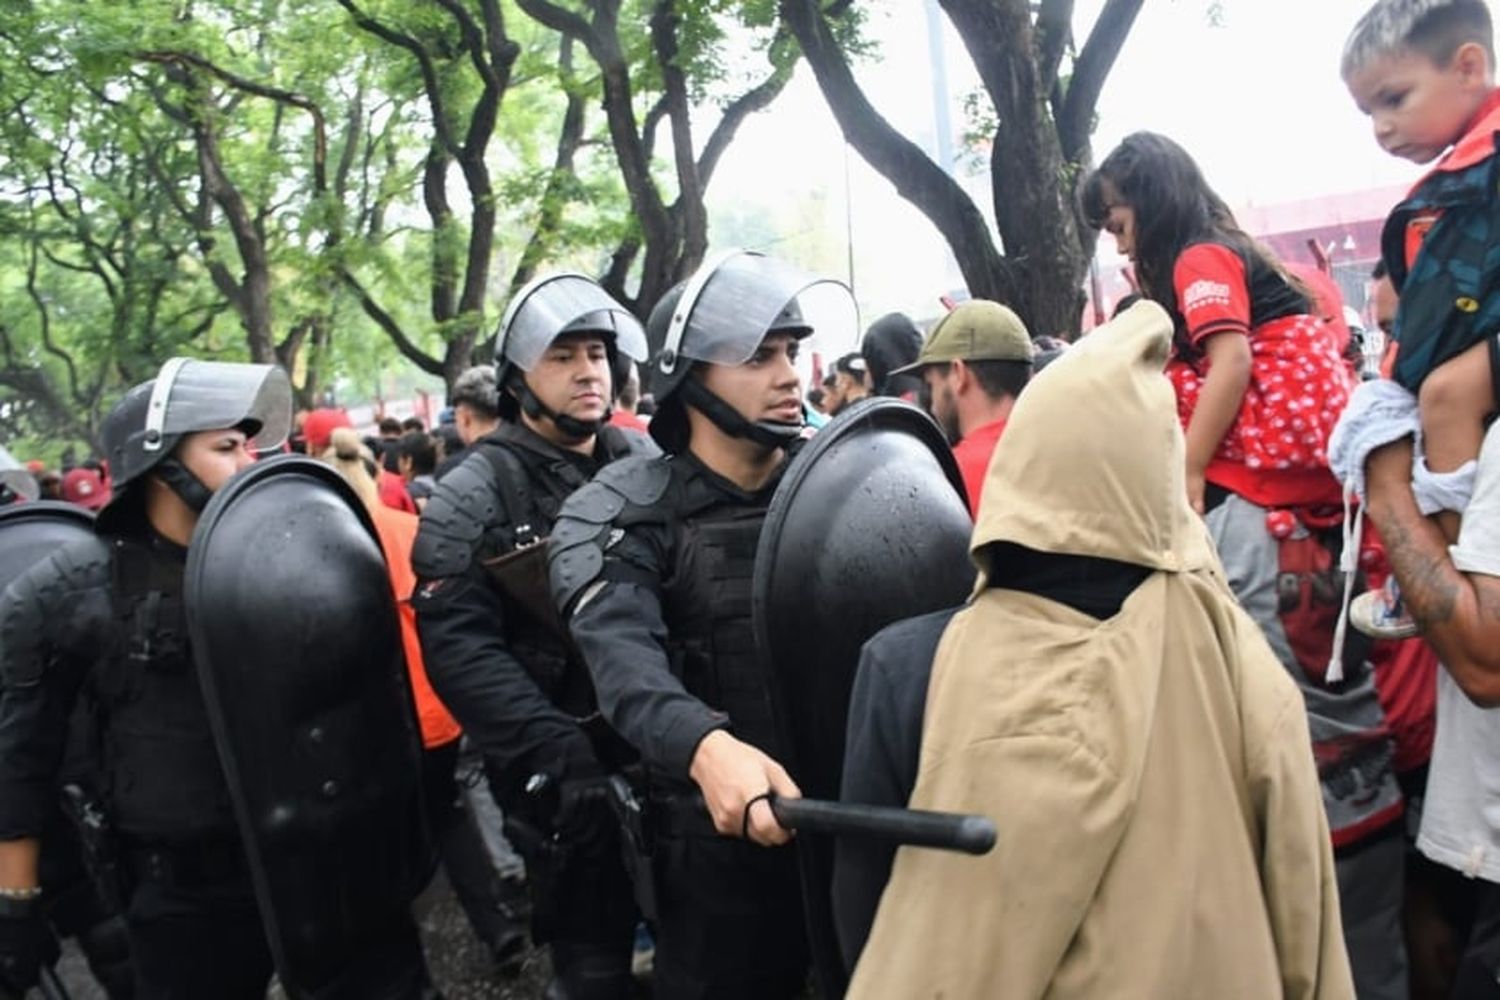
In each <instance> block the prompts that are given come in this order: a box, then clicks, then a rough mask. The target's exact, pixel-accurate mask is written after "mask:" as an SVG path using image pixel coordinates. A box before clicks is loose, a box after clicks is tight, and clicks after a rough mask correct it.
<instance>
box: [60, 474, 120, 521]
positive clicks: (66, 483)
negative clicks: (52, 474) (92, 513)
mask: <svg viewBox="0 0 1500 1000" xmlns="http://www.w3.org/2000/svg"><path fill="white" fill-rule="evenodd" d="M62 496H63V499H64V500H66V501H68V503H76V504H77V505H78V506H80V507H87V508H88V509H89V510H98V509H99V508H100V507H103V506H104V505H105V504H107V503H109V487H108V486H105V485H104V477H103V476H102V475H100V474H99V473H98V472H97V471H95V470H93V469H85V468H83V467H82V466H80V467H78V468H76V469H72V470H70V471H69V472H68V474H67V475H66V476H63V481H62Z"/></svg>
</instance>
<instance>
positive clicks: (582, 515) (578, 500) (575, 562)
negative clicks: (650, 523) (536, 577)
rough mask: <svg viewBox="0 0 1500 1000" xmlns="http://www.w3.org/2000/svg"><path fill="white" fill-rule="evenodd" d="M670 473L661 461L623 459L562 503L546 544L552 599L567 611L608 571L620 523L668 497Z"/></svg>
mask: <svg viewBox="0 0 1500 1000" xmlns="http://www.w3.org/2000/svg"><path fill="white" fill-rule="evenodd" d="M671 481H672V473H671V469H670V468H669V467H668V465H667V462H666V460H665V459H663V458H647V457H644V456H635V457H631V458H622V459H620V460H619V461H618V462H612V463H610V464H609V465H606V466H605V467H604V468H602V469H600V470H599V472H598V474H596V475H595V476H594V478H593V480H591V481H590V482H589V483H588V484H587V485H585V486H583V487H581V488H580V489H578V490H577V491H576V492H575V493H574V494H573V495H572V496H570V497H568V499H567V500H566V501H565V502H564V503H563V506H562V510H561V511H560V512H559V513H558V516H557V523H556V524H554V525H553V526H552V536H551V538H550V539H549V540H548V544H547V572H548V579H549V581H550V582H551V585H552V597H553V600H554V601H555V602H556V604H557V606H558V607H559V608H563V609H565V610H566V609H568V608H571V607H572V605H573V601H574V600H575V599H576V598H577V597H578V595H579V594H581V593H582V592H583V591H584V590H585V589H586V588H587V587H588V585H589V584H590V583H592V582H593V581H594V580H596V579H597V578H598V576H599V573H600V571H601V570H602V569H603V568H604V552H605V550H606V549H607V548H608V547H609V544H610V540H611V535H616V536H617V533H618V532H620V531H621V530H622V529H621V528H620V527H618V525H620V524H622V523H627V522H634V521H637V520H640V519H641V518H639V517H638V516H636V517H632V516H631V515H632V514H635V515H639V514H640V513H642V512H643V511H645V510H649V509H650V508H651V507H652V506H653V505H656V504H657V503H658V501H660V500H661V498H662V497H663V496H664V495H665V494H666V492H667V487H668V486H669V485H670V484H671Z"/></svg>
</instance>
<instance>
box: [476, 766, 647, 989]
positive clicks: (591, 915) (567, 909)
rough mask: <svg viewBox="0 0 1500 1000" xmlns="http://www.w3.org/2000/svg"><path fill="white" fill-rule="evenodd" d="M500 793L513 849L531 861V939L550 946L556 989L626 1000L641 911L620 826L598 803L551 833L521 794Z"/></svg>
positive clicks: (528, 872) (601, 801)
mask: <svg viewBox="0 0 1500 1000" xmlns="http://www.w3.org/2000/svg"><path fill="white" fill-rule="evenodd" d="M490 781H491V783H490V787H491V789H495V788H501V789H503V791H502V792H501V798H500V808H501V809H502V810H503V811H504V813H505V830H506V835H507V837H509V839H510V842H511V843H512V844H513V845H514V846H515V848H516V850H517V851H518V852H519V853H520V855H521V857H522V858H524V859H525V861H526V880H527V887H528V888H529V890H530V892H531V917H532V938H533V939H534V940H535V941H537V942H538V943H546V944H547V945H548V947H549V950H550V951H551V955H552V968H553V973H554V977H555V978H556V980H557V982H558V985H559V986H560V987H561V988H562V990H563V991H564V995H565V996H567V997H568V998H569V1000H623V998H625V997H628V996H630V995H631V989H632V980H631V975H630V955H631V949H632V946H633V944H634V941H635V927H636V923H637V922H638V921H639V911H638V908H637V907H636V903H635V893H634V890H633V889H632V887H631V884H630V877H629V876H628V875H627V874H626V872H625V861H624V854H623V853H622V850H621V843H620V836H621V834H620V826H619V821H618V820H617V819H616V818H615V815H614V812H613V811H612V810H611V808H610V807H609V804H608V802H607V801H606V800H604V799H602V798H600V799H598V800H597V801H594V802H592V803H590V804H589V805H588V806H586V807H584V808H583V809H582V810H581V811H580V813H579V814H578V815H576V816H574V817H573V819H572V821H571V824H570V828H569V830H567V831H566V832H565V833H563V834H561V835H558V834H554V833H553V831H552V824H553V820H554V817H552V816H549V815H541V814H539V813H538V811H537V803H535V802H533V801H531V800H530V799H529V798H528V796H527V795H526V794H525V793H524V792H523V791H521V790H519V789H515V788H506V787H505V786H504V785H503V784H501V783H500V782H498V781H497V780H496V778H495V776H494V774H493V772H492V775H491V779H490Z"/></svg>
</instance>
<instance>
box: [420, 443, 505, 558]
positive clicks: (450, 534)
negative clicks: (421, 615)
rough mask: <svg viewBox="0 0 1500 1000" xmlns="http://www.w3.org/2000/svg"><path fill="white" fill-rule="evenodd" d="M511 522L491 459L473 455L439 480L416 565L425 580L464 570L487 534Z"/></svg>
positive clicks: (423, 526) (424, 522) (430, 499)
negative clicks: (497, 484)
mask: <svg viewBox="0 0 1500 1000" xmlns="http://www.w3.org/2000/svg"><path fill="white" fill-rule="evenodd" d="M509 521H510V517H509V515H508V513H507V511H506V510H505V505H504V503H502V501H501V499H500V491H499V490H498V489H497V488H496V486H495V479H494V472H493V469H492V466H491V465H490V462H489V460H488V459H487V458H485V457H484V456H483V455H481V454H479V453H477V452H476V453H474V454H471V455H469V456H467V457H466V458H465V459H464V460H463V461H462V462H460V463H459V464H458V466H457V467H456V468H454V469H452V470H451V471H450V472H449V473H448V474H447V475H445V476H444V477H443V478H442V479H440V480H438V484H437V486H436V487H435V488H434V489H433V491H432V496H430V497H428V499H427V506H426V507H425V508H423V510H422V520H421V524H420V525H419V526H418V528H417V540H416V542H415V543H413V545H412V550H411V565H412V569H413V570H414V571H415V572H416V574H417V576H418V577H420V578H422V579H424V580H432V579H438V578H441V577H445V576H455V575H457V574H459V573H462V572H463V571H464V570H466V569H468V568H469V563H470V562H472V561H473V559H474V553H475V552H476V551H477V550H478V548H479V542H480V539H482V538H483V537H484V534H485V532H486V531H489V530H491V529H493V528H496V527H501V526H503V525H505V524H507V523H509Z"/></svg>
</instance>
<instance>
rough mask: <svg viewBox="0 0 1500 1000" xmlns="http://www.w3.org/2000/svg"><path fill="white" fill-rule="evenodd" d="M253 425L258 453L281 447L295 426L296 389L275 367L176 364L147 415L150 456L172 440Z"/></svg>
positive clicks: (159, 379)
mask: <svg viewBox="0 0 1500 1000" xmlns="http://www.w3.org/2000/svg"><path fill="white" fill-rule="evenodd" d="M246 420H253V421H256V422H257V423H259V424H260V429H259V430H258V431H257V432H256V433H255V434H254V435H253V436H252V437H251V439H250V447H251V448H252V449H253V450H255V451H270V450H271V449H273V448H279V447H281V444H282V442H284V441H285V440H286V436H287V432H288V431H289V430H290V429H291V423H292V384H291V382H290V381H289V380H288V379H287V376H286V372H284V371H282V370H281V369H280V368H277V367H275V366H273V365H243V364H233V363H230V362H225V361H195V360H193V359H191V358H173V359H172V360H170V361H168V362H167V363H166V364H164V365H162V367H161V371H160V372H158V373H157V376H156V384H155V385H154V386H152V389H151V402H150V404H149V406H148V407H147V410H146V442H145V448H146V450H147V451H156V450H158V449H160V448H161V446H162V443H163V441H164V440H165V438H166V437H168V436H169V435H177V434H191V433H193V432H195V431H212V430H219V429H221V428H224V427H235V426H238V425H239V424H241V423H243V422H245V421H246Z"/></svg>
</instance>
